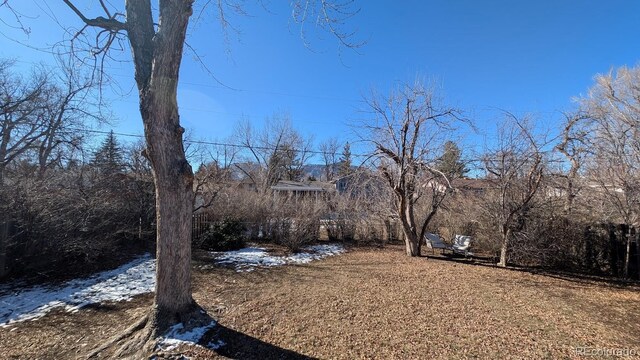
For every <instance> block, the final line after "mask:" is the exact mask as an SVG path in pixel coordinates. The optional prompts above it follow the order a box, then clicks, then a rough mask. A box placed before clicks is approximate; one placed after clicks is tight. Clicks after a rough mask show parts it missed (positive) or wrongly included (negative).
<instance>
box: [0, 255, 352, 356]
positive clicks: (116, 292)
mask: <svg viewBox="0 0 640 360" xmlns="http://www.w3.org/2000/svg"><path fill="white" fill-rule="evenodd" d="M344 251H345V250H344V248H343V247H342V246H340V245H315V246H309V247H307V248H305V251H304V252H301V253H297V254H294V255H291V256H273V255H269V253H268V252H267V251H266V250H265V249H261V248H246V249H242V250H238V251H229V252H226V253H216V254H219V256H218V257H217V260H216V262H217V264H224V265H232V266H234V267H235V268H236V270H237V271H252V270H254V269H256V268H258V267H271V266H278V265H285V264H306V263H308V262H310V261H313V260H319V259H322V258H324V257H327V256H332V255H337V254H341V253H343V252H344ZM155 267H156V263H155V260H154V259H152V258H151V256H150V255H145V256H142V257H140V258H138V259H135V260H134V261H132V262H130V263H128V264H125V265H123V266H121V267H119V268H117V269H114V270H109V271H104V272H101V273H98V274H95V275H93V276H91V277H88V278H84V279H76V280H71V281H68V282H66V283H64V284H61V285H60V284H57V285H50V286H44V285H41V286H31V287H25V286H19V284H16V283H14V284H8V285H4V286H2V285H0V327H8V326H10V325H11V324H14V323H17V322H21V321H26V320H35V319H38V318H40V317H42V316H44V315H46V314H47V313H48V312H49V311H51V310H53V309H56V308H62V309H64V310H66V311H68V312H76V311H78V310H79V309H81V308H82V307H85V306H87V305H91V304H98V303H102V302H105V301H127V300H130V299H131V298H133V297H134V296H136V295H140V294H145V293H149V292H152V291H154V288H155ZM178 330H179V329H176V331H177V332H179V331H178ZM194 336H195V335H194ZM167 338H168V339H173V338H174V337H172V336H168V337H167ZM178 339H180V338H178ZM185 341H186V340H185ZM213 346H216V344H210V346H209V347H213ZM218 346H220V345H218Z"/></svg>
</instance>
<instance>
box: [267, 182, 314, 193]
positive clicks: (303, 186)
mask: <svg viewBox="0 0 640 360" xmlns="http://www.w3.org/2000/svg"><path fill="white" fill-rule="evenodd" d="M271 190H276V191H309V192H320V191H325V188H324V187H322V186H320V184H319V182H318V181H313V182H306V183H304V182H299V181H284V180H281V181H278V183H277V184H275V185H273V186H272V187H271Z"/></svg>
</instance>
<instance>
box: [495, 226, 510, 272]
mask: <svg viewBox="0 0 640 360" xmlns="http://www.w3.org/2000/svg"><path fill="white" fill-rule="evenodd" d="M510 237H511V231H510V230H506V231H502V246H501V247H500V262H498V266H500V267H507V257H508V251H509V238H510Z"/></svg>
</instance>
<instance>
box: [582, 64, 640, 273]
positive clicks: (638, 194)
mask: <svg viewBox="0 0 640 360" xmlns="http://www.w3.org/2000/svg"><path fill="white" fill-rule="evenodd" d="M638 84H640V67H634V68H627V67H622V68H619V69H617V70H616V71H615V72H614V71H611V72H609V73H608V74H605V75H599V76H597V77H596V84H595V85H593V87H592V88H591V89H590V91H589V94H588V96H587V97H585V98H582V99H580V103H581V107H582V109H583V111H584V112H585V113H586V114H587V116H588V117H589V119H590V120H591V121H592V122H593V125H592V127H591V128H590V130H591V143H590V145H591V149H592V151H593V152H594V156H593V157H592V158H591V161H590V162H589V165H588V166H589V169H588V173H589V176H590V177H591V178H592V179H593V180H595V181H596V183H597V184H598V185H599V191H598V192H597V194H599V195H600V197H601V198H602V201H603V202H604V203H605V204H606V206H605V207H604V208H603V209H604V210H606V209H608V210H609V211H608V212H606V213H604V214H603V216H604V217H605V218H606V219H608V220H610V221H617V222H621V223H624V224H625V225H626V226H627V227H628V228H629V229H631V227H634V226H635V227H636V228H637V227H638V226H639V225H640V88H639V87H638ZM626 237H627V241H626V251H625V260H624V270H623V276H624V277H628V276H629V266H630V265H629V263H630V260H631V259H630V256H631V255H630V254H631V246H632V243H633V238H632V235H631V231H629V233H628V234H627V235H626ZM639 261H640V260H639Z"/></svg>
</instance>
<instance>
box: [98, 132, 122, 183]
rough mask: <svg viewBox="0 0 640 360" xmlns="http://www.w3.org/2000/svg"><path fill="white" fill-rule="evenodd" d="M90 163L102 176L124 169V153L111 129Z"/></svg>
mask: <svg viewBox="0 0 640 360" xmlns="http://www.w3.org/2000/svg"><path fill="white" fill-rule="evenodd" d="M91 165H93V166H94V167H95V168H96V169H97V170H98V172H100V174H102V175H104V176H111V175H114V174H117V173H121V172H123V171H124V167H125V163H124V155H123V152H122V148H121V147H120V144H118V140H117V139H116V137H115V135H114V134H113V130H111V132H109V135H107V137H106V139H104V141H103V142H102V145H100V148H99V149H98V150H97V151H96V152H95V153H94V154H93V160H92V161H91Z"/></svg>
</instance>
